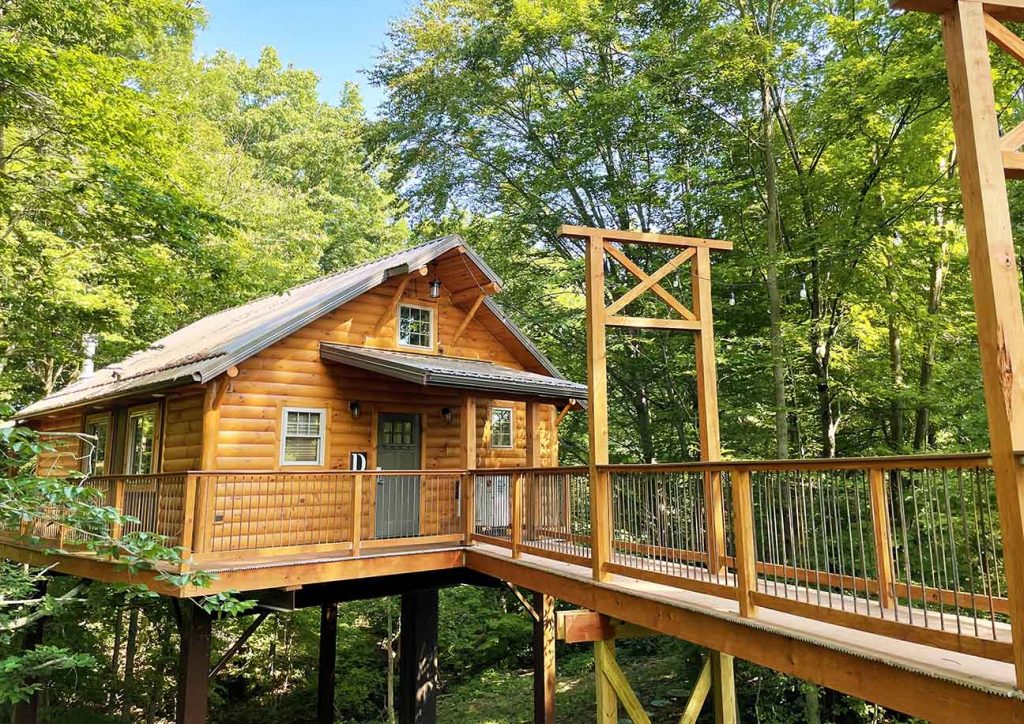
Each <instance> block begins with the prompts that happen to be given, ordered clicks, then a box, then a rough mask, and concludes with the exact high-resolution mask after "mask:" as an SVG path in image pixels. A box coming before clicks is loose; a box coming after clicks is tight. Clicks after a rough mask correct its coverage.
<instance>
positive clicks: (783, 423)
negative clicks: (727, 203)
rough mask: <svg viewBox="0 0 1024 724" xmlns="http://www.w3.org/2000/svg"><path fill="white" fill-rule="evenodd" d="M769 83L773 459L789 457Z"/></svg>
mask: <svg viewBox="0 0 1024 724" xmlns="http://www.w3.org/2000/svg"><path fill="white" fill-rule="evenodd" d="M773 113H774V111H773V110H772V100H771V94H770V93H769V91H768V82H767V80H766V79H765V78H764V76H763V75H762V77H761V146H762V150H763V152H764V184H765V201H766V205H767V212H768V225H767V230H766V231H767V233H766V239H765V241H766V244H765V246H766V251H767V257H768V259H767V269H766V272H765V277H766V283H767V286H768V322H769V327H770V332H769V334H770V337H771V355H772V391H773V393H774V405H775V456H776V457H777V458H778V459H779V460H784V459H785V458H788V457H789V413H788V411H787V410H786V367H785V358H784V356H783V345H782V299H781V296H780V294H779V266H778V264H779V258H778V257H779V230H780V224H779V189H778V184H777V178H776V173H775V154H774V153H773V151H772V139H773V138H774V135H775V119H774V116H773Z"/></svg>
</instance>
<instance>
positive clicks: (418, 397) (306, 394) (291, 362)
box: [216, 277, 558, 539]
mask: <svg viewBox="0 0 1024 724" xmlns="http://www.w3.org/2000/svg"><path fill="white" fill-rule="evenodd" d="M429 281H430V280H429V278H427V277H422V278H417V279H416V280H415V281H412V282H410V283H409V284H408V285H407V287H406V290H405V293H404V294H403V298H402V300H403V302H411V303H415V304H420V305H424V306H433V307H435V308H436V310H437V312H436V322H437V329H438V335H439V337H438V346H439V349H440V350H441V351H442V353H443V354H444V355H446V356H457V357H464V358H471V359H481V360H487V361H492V362H496V363H498V364H502V365H505V366H508V367H513V368H516V369H523V365H522V364H521V363H520V361H519V360H517V358H516V356H515V354H513V352H511V351H510V350H509V349H508V348H506V347H505V346H504V345H503V344H501V343H499V342H498V341H497V340H496V339H495V338H494V336H492V335H491V333H490V332H489V331H488V330H487V328H486V327H485V326H484V325H483V324H481V323H480V322H479V321H477V320H473V321H471V322H470V324H469V325H468V326H467V327H466V329H465V330H464V331H463V333H462V335H461V336H460V338H459V339H458V341H457V343H455V344H452V343H451V342H450V340H451V339H452V338H453V337H454V335H455V332H456V331H457V330H458V328H459V327H460V326H461V324H462V322H463V320H464V319H465V315H466V312H465V310H463V309H462V308H460V307H456V306H454V305H452V304H451V303H450V302H449V301H448V293H447V292H446V291H445V292H443V293H442V298H441V299H440V300H437V301H436V302H434V301H432V300H430V299H429V297H428V286H427V285H428V283H429ZM398 284H399V279H393V280H391V281H389V282H386V283H385V284H382V285H381V286H380V287H378V288H377V289H374V290H372V291H370V292H367V293H366V294H363V295H362V296H360V297H359V298H357V299H354V300H352V301H351V302H349V303H347V304H345V305H343V306H341V307H339V308H338V309H337V310H335V311H333V312H330V313H328V314H325V315H324V316H322V317H320V318H319V319H317V320H315V321H313V322H311V323H310V324H308V325H307V326H305V327H304V328H302V329H300V330H298V331H296V332H295V333H293V334H291V335H289V336H288V337H286V338H285V339H283V340H281V341H280V342H277V343H276V344H274V345H272V346H270V347H268V348H267V349H265V350H264V351H262V352H260V353H258V354H256V355H254V356H253V357H251V358H250V359H248V360H246V361H245V362H243V363H241V364H239V365H238V375H237V376H236V377H235V378H233V379H230V380H229V382H228V384H229V386H228V389H227V392H226V393H225V394H224V397H223V399H222V401H221V406H220V425H219V428H218V433H217V454H216V464H217V467H218V468H219V469H221V470H252V471H256V470H282V469H284V470H301V469H302V468H297V467H294V466H284V467H283V468H282V466H281V465H280V459H279V456H280V445H281V438H280V430H279V427H280V421H281V415H282V410H283V408H285V407H311V408H324V409H326V410H327V411H328V427H327V439H326V446H325V448H326V449H325V456H324V457H325V459H324V462H325V465H324V466H323V467H321V468H312V469H331V470H344V469H347V468H348V467H349V455H350V453H352V452H367V453H369V456H370V460H369V462H370V467H371V468H372V467H374V466H375V465H376V459H375V458H376V451H375V450H374V442H375V439H376V436H375V435H374V432H373V427H374V424H375V422H376V414H375V413H376V412H410V413H418V414H419V415H420V416H421V417H420V419H421V424H422V429H423V440H424V457H423V461H422V467H423V468H426V469H454V468H460V467H461V466H462V465H463V461H462V439H461V429H462V426H461V423H460V420H459V419H458V414H459V410H460V407H461V405H460V402H461V394H460V393H459V392H457V391H451V390H443V389H439V388H428V387H423V386H420V385H415V384H410V383H402V382H399V381H397V380H394V379H392V378H389V377H385V376H382V375H377V374H373V373H370V372H364V371H362V370H358V369H355V368H352V367H345V366H342V365H337V364H325V363H323V362H321V361H320V354H319V344H320V342H335V343H338V344H352V345H362V346H367V347H373V348H377V349H395V348H396V345H395V335H396V330H395V325H396V321H395V318H394V316H392V318H391V319H389V320H387V322H386V323H385V324H384V325H383V327H382V329H381V332H380V333H379V334H376V335H375V334H374V328H375V326H376V324H377V322H378V320H379V319H380V317H381V315H382V314H383V312H384V310H385V309H387V307H388V306H389V305H390V303H391V300H392V298H393V295H394V292H395V290H396V289H397V286H398ZM400 349H401V348H400ZM427 354H430V353H429V352H428V353H427ZM351 401H359V403H360V405H361V415H360V417H359V419H356V420H354V419H353V418H352V415H351V413H350V412H349V403H350V402H351ZM491 404H492V401H490V400H485V399H481V400H480V401H479V402H478V406H477V415H478V419H477V437H478V439H477V450H478V456H477V465H479V466H481V467H494V466H512V465H520V466H522V465H525V464H526V452H525V445H526V429H525V422H526V411H525V410H526V408H525V404H524V403H522V402H515V403H507V404H506V406H512V407H514V408H515V410H516V414H515V424H516V431H515V437H516V444H515V448H514V449H513V450H500V451H499V450H491V448H490V425H489V419H490V418H489V414H490V413H489V410H490V406H491ZM494 404H502V403H500V402H495V403H494ZM444 407H449V408H451V409H452V410H453V412H454V413H455V418H454V420H453V421H452V422H451V423H450V424H449V423H445V422H444V420H443V418H442V416H441V409H442V408H444ZM545 408H546V410H543V411H542V414H541V416H540V419H541V424H542V430H541V435H540V437H541V441H542V444H541V452H542V460H543V461H544V464H545V465H554V464H557V461H558V447H557V441H556V436H555V435H554V434H553V430H554V419H555V414H556V413H555V410H554V407H553V406H551V405H546V406H545ZM299 494H300V495H301V493H299ZM455 494H456V490H455V486H454V484H453V483H451V482H448V481H440V480H438V481H436V482H435V481H432V482H431V483H430V484H429V485H427V486H426V489H425V490H424V491H422V494H421V496H420V505H421V516H420V520H421V533H423V534H426V535H429V534H432V533H434V532H437V531H444V530H446V529H448V528H449V527H450V525H451V524H452V517H450V516H455V515H457V510H458V509H457V506H454V505H446V504H445V503H446V501H450V500H454V498H455ZM270 497H271V498H275V499H276V501H277V502H275V503H274V504H275V505H277V504H279V498H277V496H270ZM375 497H376V485H375V484H374V480H373V478H372V477H369V476H368V477H367V478H366V480H365V484H364V486H363V491H362V498H363V515H362V518H363V536H364V538H367V539H369V538H372V535H373V528H374V521H375V519H376V518H375V516H376V510H375V502H376V501H375ZM223 502H224V503H225V504H226V505H227V507H228V509H229V510H231V511H232V513H231V515H232V516H238V515H250V516H253V517H254V518H255V519H258V520H261V521H265V522H266V523H267V525H269V526H271V527H272V525H273V524H272V522H271V521H273V520H274V518H275V510H271V509H269V508H267V509H264V507H265V506H263V504H264V502H266V503H267V505H270V502H269V499H268V498H267V497H266V496H256V497H254V498H252V499H250V500H249V501H248V505H245V506H243V505H242V504H241V501H238V500H232V501H223ZM349 509H350V503H349V499H348V497H347V496H344V495H343V496H342V499H341V507H340V509H336V510H334V511H333V512H332V514H331V515H337V516H340V520H341V521H342V525H345V524H347V523H346V522H347V521H348V520H349ZM324 522H325V524H326V525H327V526H328V528H330V529H336V527H337V526H338V525H339V520H337V519H335V520H331V521H324ZM300 528H301V529H304V530H306V531H309V533H310V534H311V535H312V536H313V537H314V538H315V537H316V536H317V535H318V534H321V533H322V532H323V531H320V530H319V529H318V527H317V525H316V524H315V523H314V522H312V521H310V522H309V524H308V527H307V526H305V525H303V526H300ZM284 535H286V534H284Z"/></svg>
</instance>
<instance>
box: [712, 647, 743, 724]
mask: <svg viewBox="0 0 1024 724" xmlns="http://www.w3.org/2000/svg"><path fill="white" fill-rule="evenodd" d="M708 661H710V662H711V690H712V692H713V693H714V697H715V724H736V722H737V710H736V672H735V667H734V666H733V658H732V656H729V655H728V654H723V653H721V652H720V651H714V650H712V651H711V655H710V656H709V657H708Z"/></svg>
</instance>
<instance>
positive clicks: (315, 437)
mask: <svg viewBox="0 0 1024 724" xmlns="http://www.w3.org/2000/svg"><path fill="white" fill-rule="evenodd" d="M281 425H282V429H283V431H284V432H283V434H282V435H281V464H282V465H323V462H324V437H325V433H326V427H327V411H326V410H319V409H309V408H304V407H286V408H284V412H283V413H282V420H281Z"/></svg>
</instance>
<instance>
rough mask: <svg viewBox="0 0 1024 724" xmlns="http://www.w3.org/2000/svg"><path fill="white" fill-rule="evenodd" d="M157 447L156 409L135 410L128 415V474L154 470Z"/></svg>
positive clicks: (144, 473)
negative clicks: (154, 454) (154, 456)
mask: <svg viewBox="0 0 1024 724" xmlns="http://www.w3.org/2000/svg"><path fill="white" fill-rule="evenodd" d="M155 447H156V411H155V410H145V411H142V412H133V413H131V415H129V417H128V474H129V475H146V474H148V473H151V472H153V453H154V449H155Z"/></svg>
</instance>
